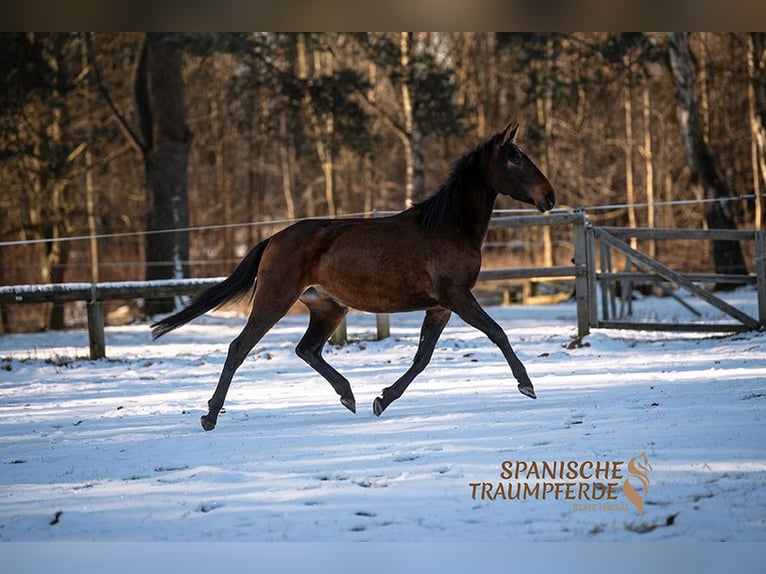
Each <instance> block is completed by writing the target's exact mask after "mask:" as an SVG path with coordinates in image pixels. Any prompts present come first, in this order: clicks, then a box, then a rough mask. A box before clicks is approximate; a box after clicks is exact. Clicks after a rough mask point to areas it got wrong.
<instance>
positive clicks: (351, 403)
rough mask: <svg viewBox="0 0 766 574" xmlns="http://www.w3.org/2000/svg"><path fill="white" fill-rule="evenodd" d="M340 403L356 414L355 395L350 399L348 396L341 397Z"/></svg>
mask: <svg viewBox="0 0 766 574" xmlns="http://www.w3.org/2000/svg"><path fill="white" fill-rule="evenodd" d="M340 404H342V405H343V406H344V407H346V408H347V409H348V410H350V411H351V412H352V413H354V414H356V401H355V400H354V397H351V398H350V399H347V398H346V397H341V399H340Z"/></svg>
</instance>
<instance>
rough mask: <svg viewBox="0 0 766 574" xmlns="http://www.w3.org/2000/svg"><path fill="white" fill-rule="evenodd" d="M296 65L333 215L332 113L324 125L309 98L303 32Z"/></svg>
mask: <svg viewBox="0 0 766 574" xmlns="http://www.w3.org/2000/svg"><path fill="white" fill-rule="evenodd" d="M296 41H297V46H296V49H297V62H296V63H297V67H298V70H297V71H298V78H299V79H300V80H302V81H303V82H304V93H303V108H304V111H305V113H306V115H307V116H308V119H309V124H310V125H311V132H312V134H313V136H314V145H315V147H316V151H317V157H318V158H319V163H320V164H321V166H322V177H323V179H324V187H325V201H326V203H327V215H329V216H330V217H335V215H336V213H337V209H336V207H335V180H334V177H333V176H334V171H335V170H334V157H333V149H332V138H333V131H334V123H333V117H332V114H328V115H327V117H326V118H325V121H324V126H323V125H322V123H321V122H320V121H319V120H320V118H319V116H318V115H317V110H316V108H315V106H314V102H313V101H312V99H311V92H310V91H309V87H308V80H309V71H308V64H307V61H306V58H307V53H306V38H305V35H304V34H298V36H297V39H296ZM314 55H315V59H314V61H315V64H316V65H315V72H316V71H318V68H319V66H320V65H321V63H320V59H321V58H320V55H319V54H318V53H315V54H314Z"/></svg>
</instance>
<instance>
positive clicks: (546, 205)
mask: <svg viewBox="0 0 766 574" xmlns="http://www.w3.org/2000/svg"><path fill="white" fill-rule="evenodd" d="M535 207H537V209H539V210H540V213H544V212H546V211H550V210H551V209H553V208H554V207H556V195H555V194H554V193H553V192H552V191H549V192H547V193H546V194H545V195H544V196H543V199H542V200H541V201H538V202H535Z"/></svg>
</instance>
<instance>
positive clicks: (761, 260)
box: [754, 231, 766, 329]
mask: <svg viewBox="0 0 766 574" xmlns="http://www.w3.org/2000/svg"><path fill="white" fill-rule="evenodd" d="M754 239H755V273H756V279H757V281H758V283H757V289H758V322H759V323H760V324H761V329H763V328H766V231H756V232H755V237H754Z"/></svg>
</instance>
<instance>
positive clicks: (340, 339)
mask: <svg viewBox="0 0 766 574" xmlns="http://www.w3.org/2000/svg"><path fill="white" fill-rule="evenodd" d="M346 343H348V323H346V317H343V321H341V324H340V325H338V328H337V329H335V332H334V333H333V334H332V336H331V337H330V344H331V345H345V344H346Z"/></svg>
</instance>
